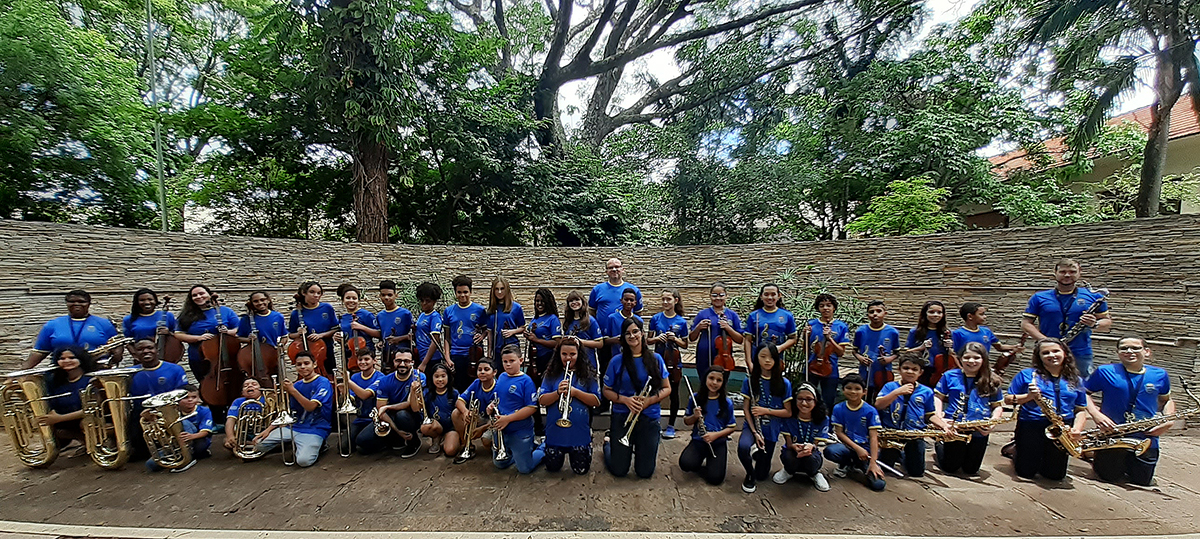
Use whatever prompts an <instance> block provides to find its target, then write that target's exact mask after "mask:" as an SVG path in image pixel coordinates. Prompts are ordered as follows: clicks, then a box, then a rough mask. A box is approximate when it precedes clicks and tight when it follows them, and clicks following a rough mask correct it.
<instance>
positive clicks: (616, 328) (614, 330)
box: [604, 311, 645, 356]
mask: <svg viewBox="0 0 1200 539" xmlns="http://www.w3.org/2000/svg"><path fill="white" fill-rule="evenodd" d="M629 317H630V318H633V319H636V320H637V321H638V322H642V323H643V324H645V321H644V320H642V317H640V316H638V315H636V314H632V315H629ZM624 323H625V315H623V314H621V311H617V312H615V313H612V314H610V315H608V321H607V323H606V324H605V325H604V336H605V337H615V338H616V339H617V342H615V343H613V344H612V345H611V346H609V347H608V348H609V350H610V351H611V352H612V356H615V355H617V354H620V353H621V324H624Z"/></svg>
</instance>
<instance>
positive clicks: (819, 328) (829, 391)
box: [806, 294, 853, 411]
mask: <svg viewBox="0 0 1200 539" xmlns="http://www.w3.org/2000/svg"><path fill="white" fill-rule="evenodd" d="M837 309H838V300H837V298H836V297H834V295H833V294H817V297H816V298H814V299H813V310H814V311H816V312H817V318H813V319H811V320H809V321H808V332H807V334H808V335H807V337H806V338H807V339H808V342H809V346H808V350H809V352H808V364H809V366H810V367H809V371H810V378H809V380H810V381H811V382H812V384H813V385H814V386H815V387H816V388H817V390H818V391H819V392H820V396H821V402H823V403H825V410H827V411H829V410H833V402H834V400H836V398H837V388H838V381H839V380H841V377H840V375H839V373H838V369H839V368H840V367H839V365H838V359H840V358H842V357H844V356H845V354H846V347H847V346H849V345H850V326H849V325H848V324H846V322H845V321H844V320H841V319H838V318H834V317H835V316H836V315H837ZM825 348H828V350H825ZM824 352H828V358H829V359H828V361H829V365H828V370H829V374H828V375H819V374H818V373H817V371H823V370H824V369H817V368H815V367H814V364H816V363H820V361H821V359H822V356H823V355H824ZM851 359H853V358H851Z"/></svg>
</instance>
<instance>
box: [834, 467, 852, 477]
mask: <svg viewBox="0 0 1200 539" xmlns="http://www.w3.org/2000/svg"><path fill="white" fill-rule="evenodd" d="M849 474H850V467H849V466H838V467H837V469H836V470H834V471H833V475H836V476H838V477H846V476H847V475H849Z"/></svg>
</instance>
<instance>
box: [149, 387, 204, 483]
mask: <svg viewBox="0 0 1200 539" xmlns="http://www.w3.org/2000/svg"><path fill="white" fill-rule="evenodd" d="M183 389H186V390H187V392H188V394H187V397H184V398H183V400H181V401H179V417H181V418H183V419H181V420H180V424H181V425H183V432H182V433H181V434H180V435H179V441H180V442H182V443H185V444H191V446H192V447H191V450H192V460H191V462H188V463H187V465H185V466H183V467H182V468H176V469H174V470H171V472H173V473H179V472H186V471H187V470H189V469H191V467H192V466H195V465H196V461H197V460H200V459H206V458H208V457H211V456H212V453H210V452H209V450H208V448H209V446H211V445H212V430H213V419H212V412H211V411H209V409H208V407H207V406H201V405H200V389H199V388H197V387H196V386H194V385H191V384H188V385H186V386H184V387H183ZM193 414H194V415H193ZM189 416H190V417H189ZM146 469H148V470H150V471H152V472H157V471H161V470H162V467H161V466H159V465H158V463H157V462H154V459H153V458H151V459H150V460H147V461H146Z"/></svg>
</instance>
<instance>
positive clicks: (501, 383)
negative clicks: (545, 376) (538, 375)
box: [484, 372, 538, 436]
mask: <svg viewBox="0 0 1200 539" xmlns="http://www.w3.org/2000/svg"><path fill="white" fill-rule="evenodd" d="M537 393H538V390H537V386H535V385H534V384H533V378H530V377H529V375H528V374H525V373H521V374H518V375H516V376H509V375H508V373H507V372H502V373H500V378H498V379H496V398H497V399H498V400H497V402H496V409H497V411H499V412H500V415H508V414H512V413H515V412H517V411H518V410H520V409H522V408H526V407H531V406H537ZM484 413H486V412H484ZM532 433H533V416H529V417H527V418H525V419H522V420H520V421H513V422H511V423H509V424H508V426H507V427H504V434H505V435H510V434H511V435H513V436H524V435H528V434H532Z"/></svg>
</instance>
